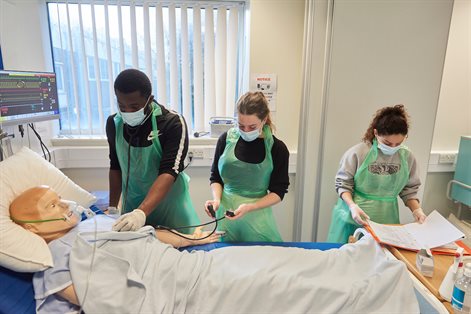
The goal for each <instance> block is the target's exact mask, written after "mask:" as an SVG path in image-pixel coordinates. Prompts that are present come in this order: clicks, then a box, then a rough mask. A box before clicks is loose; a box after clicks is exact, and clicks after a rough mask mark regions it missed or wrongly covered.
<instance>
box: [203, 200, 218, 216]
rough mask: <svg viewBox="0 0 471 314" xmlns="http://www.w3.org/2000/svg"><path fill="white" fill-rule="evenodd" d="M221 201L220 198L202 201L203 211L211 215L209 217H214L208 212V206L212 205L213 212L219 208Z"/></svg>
mask: <svg viewBox="0 0 471 314" xmlns="http://www.w3.org/2000/svg"><path fill="white" fill-rule="evenodd" d="M220 203H221V201H220V200H208V201H206V202H205V203H204V211H205V212H206V214H207V215H208V216H209V217H211V218H214V217H213V216H212V215H211V213H210V212H209V210H208V206H209V205H213V209H214V212H216V211H217V210H218V209H219V204H220Z"/></svg>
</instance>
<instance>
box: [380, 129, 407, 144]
mask: <svg viewBox="0 0 471 314" xmlns="http://www.w3.org/2000/svg"><path fill="white" fill-rule="evenodd" d="M374 134H375V136H376V138H377V139H378V142H380V143H383V144H384V145H387V146H389V147H397V146H400V145H401V144H402V143H403V142H404V140H405V139H406V137H407V136H405V135H402V134H391V135H379V134H378V131H377V130H376V129H375V130H374Z"/></svg>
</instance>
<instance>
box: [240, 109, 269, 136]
mask: <svg viewBox="0 0 471 314" xmlns="http://www.w3.org/2000/svg"><path fill="white" fill-rule="evenodd" d="M237 119H238V124H239V129H240V130H241V131H244V132H250V131H253V130H257V129H259V130H261V128H262V126H263V124H264V123H265V121H262V120H260V119H259V118H258V117H257V115H255V114H251V115H245V114H241V113H239V114H238V118H237Z"/></svg>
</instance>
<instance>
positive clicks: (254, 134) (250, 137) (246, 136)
mask: <svg viewBox="0 0 471 314" xmlns="http://www.w3.org/2000/svg"><path fill="white" fill-rule="evenodd" d="M239 132H240V137H242V139H243V140H244V141H246V142H253V141H255V140H256V139H257V138H258V137H259V136H260V129H256V130H253V131H250V132H244V131H242V130H240V129H239Z"/></svg>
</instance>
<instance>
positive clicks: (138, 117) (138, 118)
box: [119, 96, 150, 126]
mask: <svg viewBox="0 0 471 314" xmlns="http://www.w3.org/2000/svg"><path fill="white" fill-rule="evenodd" d="M149 99H150V96H149V98H147V101H146V104H145V106H144V107H142V108H141V109H139V110H137V111H134V112H122V111H121V110H119V113H120V115H121V117H122V118H123V121H124V123H126V124H127V125H129V126H137V125H139V124H141V123H142V122H143V121H144V119H145V117H146V114H145V112H144V109H145V108H146V107H147V104H148V103H149Z"/></svg>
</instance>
